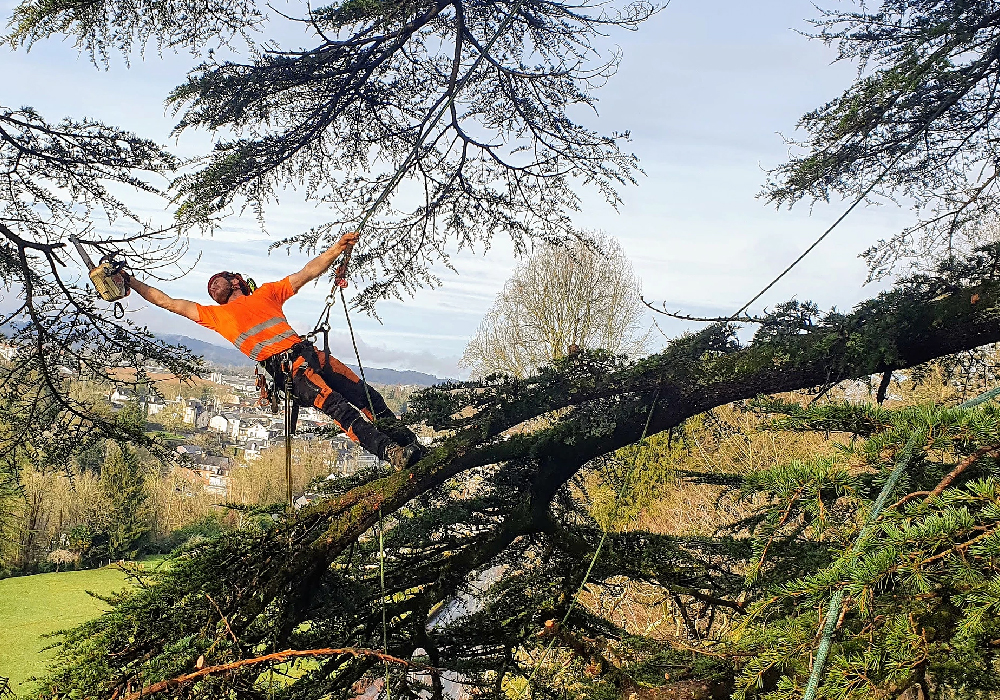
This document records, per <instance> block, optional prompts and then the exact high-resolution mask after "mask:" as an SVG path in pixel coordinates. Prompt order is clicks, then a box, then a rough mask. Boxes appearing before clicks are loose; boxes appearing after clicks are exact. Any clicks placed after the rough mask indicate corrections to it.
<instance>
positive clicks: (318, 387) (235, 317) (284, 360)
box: [128, 233, 421, 469]
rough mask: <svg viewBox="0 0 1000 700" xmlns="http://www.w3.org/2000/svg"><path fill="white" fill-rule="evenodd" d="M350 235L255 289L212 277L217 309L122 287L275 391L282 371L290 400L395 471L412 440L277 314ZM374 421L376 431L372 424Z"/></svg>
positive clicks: (343, 369) (353, 378) (352, 240)
mask: <svg viewBox="0 0 1000 700" xmlns="http://www.w3.org/2000/svg"><path fill="white" fill-rule="evenodd" d="M358 236H359V234H357V233H348V234H345V235H344V236H342V237H341V238H340V240H339V241H337V242H336V243H335V244H334V245H333V246H331V247H330V248H329V249H328V250H327V251H326V252H325V253H322V254H320V255H319V256H317V257H316V258H314V259H312V260H310V261H309V262H308V263H306V266H305V267H303V268H302V269H301V270H299V271H298V272H296V273H295V274H293V275H289V276H288V277H285V278H284V279H283V280H281V281H279V282H268V283H266V284H262V285H261V286H260V287H257V288H256V289H254V288H252V285H251V284H249V283H248V282H247V281H245V280H244V279H243V277H242V275H239V274H236V273H233V272H220V273H218V274H215V275H212V277H211V279H209V280H208V295H209V296H210V297H212V299H213V300H214V301H215V302H216V303H217V304H218V306H214V305H213V306H203V305H201V304H197V303H195V302H193V301H186V300H184V299H173V298H171V297H169V296H167V295H166V294H165V293H163V292H162V291H160V290H159V289H156V288H155V287H150V286H149V285H148V284H144V283H143V282H140V281H139V280H137V279H135V278H134V277H130V278H129V279H128V284H129V285H130V286H131V288H132V289H134V290H135V291H136V292H138V293H139V294H140V296H142V298H143V299H145V300H146V301H148V302H149V303H151V304H155V305H156V306H159V307H161V308H164V309H166V310H168V311H173V312H174V313H175V314H180V315H181V316H185V317H187V318H189V319H191V320H192V321H195V322H196V323H197V324H198V325H201V326H205V327H206V328H211V329H212V330H214V331H216V332H217V333H219V334H220V335H222V336H223V337H224V338H226V340H228V341H229V342H231V343H233V345H235V346H236V347H237V348H238V349H239V351H240V352H242V353H243V354H244V355H246V356H247V357H249V358H251V359H252V360H256V361H258V362H260V363H262V365H263V366H264V368H265V369H266V370H267V372H268V374H270V375H271V376H272V377H273V378H274V381H275V386H279V387H280V386H284V380H285V372H286V371H288V370H289V369H290V372H291V378H292V394H293V395H294V398H295V400H296V401H297V403H299V405H302V406H314V407H316V408H318V409H320V410H321V411H323V413H325V414H327V415H328V416H330V417H331V418H333V420H334V421H335V422H336V423H337V425H338V426H340V428H341V429H342V430H343V431H344V432H346V433H347V435H348V436H349V437H350V438H351V439H352V440H354V441H355V442H357V443H359V444H360V445H361V446H362V447H364V448H365V449H366V450H368V451H369V452H371V453H372V454H374V455H376V456H377V457H379V458H381V459H384V460H385V461H387V462H389V463H390V464H391V465H392V466H393V467H395V468H396V469H403V468H405V467H408V466H410V465H411V464H413V463H414V462H416V461H417V460H418V459H419V458H420V455H421V449H420V446H419V445H418V444H417V442H416V436H414V434H413V433H412V432H411V431H410V430H409V429H407V428H406V427H405V426H404V425H402V424H401V423H400V422H399V421H398V419H397V418H396V416H395V414H394V413H393V412H392V411H391V410H390V409H389V407H388V406H386V404H385V399H383V398H382V396H381V394H379V393H378V392H377V391H375V389H373V388H371V387H370V386H369V387H367V396H366V386H365V384H364V383H362V382H361V380H360V379H359V378H358V376H357V375H356V374H355V373H354V372H352V371H351V370H350V368H348V367H347V366H346V365H344V364H343V363H342V362H340V361H339V360H337V359H336V358H334V357H331V356H330V355H328V354H327V353H324V352H322V351H320V350H317V349H316V347H315V346H314V345H313V344H312V343H311V342H310V341H308V340H304V339H303V338H301V337H300V336H299V335H298V334H296V332H295V331H294V330H293V329H292V327H291V326H290V325H289V324H288V321H287V319H286V318H285V314H284V312H283V311H282V305H283V304H284V303H285V302H286V301H288V299H289V298H290V297H291V296H292V295H293V294H295V293H296V292H298V291H299V290H300V289H302V287H303V286H304V285H305V284H306V283H308V282H311V281H313V280H314V279H316V278H317V277H319V276H320V275H322V274H323V273H324V272H326V271H327V270H328V269H329V268H330V266H331V265H333V262H334V261H335V260H336V259H337V258H338V257H339V256H340V255H341V254H342V253H344V252H345V251H346V252H349V251H350V250H351V249H352V248H353V247H354V245H355V244H356V243H357V242H358ZM369 399H370V404H371V407H372V409H374V410H375V412H376V415H372V411H371V410H370V409H368V408H359V407H363V406H366V405H369ZM362 414H363V415H362ZM366 419H367V420H366ZM376 420H377V421H378V424H379V429H376V426H375V425H374V424H373V422H374V421H376ZM370 421H371V422H370ZM387 433H388V434H387ZM390 435H391V437H390Z"/></svg>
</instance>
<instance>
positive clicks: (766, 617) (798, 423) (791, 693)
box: [734, 403, 1000, 700]
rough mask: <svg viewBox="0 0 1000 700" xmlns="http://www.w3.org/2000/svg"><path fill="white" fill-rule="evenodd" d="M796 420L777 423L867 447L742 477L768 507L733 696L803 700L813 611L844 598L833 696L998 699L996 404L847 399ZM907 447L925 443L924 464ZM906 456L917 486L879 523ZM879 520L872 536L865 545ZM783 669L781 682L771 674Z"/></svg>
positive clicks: (909, 479) (903, 490) (831, 674)
mask: <svg viewBox="0 0 1000 700" xmlns="http://www.w3.org/2000/svg"><path fill="white" fill-rule="evenodd" d="M778 408H780V406H779V405H778V404H771V406H770V409H771V410H777V409H778ZM788 413H790V414H791V415H790V417H789V418H787V419H784V420H779V421H777V422H776V425H777V426H783V427H789V428H793V429H795V430H809V429H812V430H819V431H829V430H843V431H850V432H853V433H854V435H855V437H856V438H857V440H856V441H855V442H854V444H853V445H851V446H849V447H846V448H845V449H844V450H842V452H841V453H840V454H838V455H837V456H836V458H835V459H833V460H830V459H825V458H824V459H818V460H816V461H814V462H812V463H801V462H799V463H791V464H786V465H781V466H779V467H776V468H774V469H771V470H767V471H765V472H761V473H757V474H751V475H748V476H747V478H746V479H745V481H744V486H743V490H744V492H745V493H746V494H747V496H749V497H753V498H755V499H758V500H760V499H762V500H763V502H764V503H765V504H766V505H765V506H764V507H763V510H762V514H763V516H764V517H763V519H762V520H760V524H759V525H757V526H756V528H755V530H754V539H755V542H756V545H755V559H756V560H757V561H756V562H755V565H754V567H753V568H752V569H751V570H750V573H751V576H750V579H749V583H750V584H752V586H753V587H754V588H755V589H757V590H758V591H759V593H758V594H757V595H756V597H757V602H755V603H754V605H753V606H751V608H750V609H749V612H748V615H747V616H746V618H744V620H743V621H742V622H741V626H740V634H739V636H738V637H737V641H736V642H735V643H734V651H737V653H738V654H740V655H741V656H742V655H746V658H747V659H748V661H746V662H745V663H743V664H742V665H741V667H740V669H739V670H740V674H739V676H738V678H737V688H738V690H739V692H738V693H737V696H736V697H744V696H745V695H747V694H751V695H756V694H758V693H763V696H764V697H768V698H773V699H778V698H782V699H784V698H789V699H790V698H795V697H801V693H802V691H803V689H804V684H805V680H806V677H807V676H808V673H809V670H810V659H811V655H812V653H813V651H814V647H815V638H816V629H817V626H818V624H819V622H820V620H819V617H818V616H817V610H818V609H819V608H823V606H825V604H826V602H827V601H828V600H829V598H830V597H831V595H832V594H833V593H834V592H835V591H842V592H843V593H844V594H846V599H845V603H844V606H843V609H842V611H841V620H840V623H839V625H838V631H837V634H836V639H835V644H834V647H833V650H832V652H831V657H830V660H829V661H828V666H829V668H828V671H827V674H826V680H825V685H824V686H823V688H824V691H823V692H824V693H825V697H831V698H844V699H845V700H846V699H855V698H856V699H860V698H869V697H872V696H875V695H879V694H883V693H886V694H891V693H896V694H898V693H901V692H902V691H903V690H905V689H907V688H908V687H910V686H912V685H914V684H920V685H923V686H924V687H927V686H928V685H934V686H936V687H938V688H946V689H949V690H947V691H939V692H955V693H958V694H960V695H961V694H968V693H973V692H977V691H995V690H997V689H998V686H997V683H996V680H995V676H994V674H993V668H994V664H995V663H996V652H995V650H994V647H993V644H992V640H994V639H996V638H997V637H998V636H1000V621H998V620H1000V617H998V615H997V614H996V613H997V612H1000V597H998V596H1000V586H998V581H1000V578H998V576H1000V571H997V570H996V562H997V558H996V556H997V554H998V553H1000V508H998V507H997V503H1000V482H998V481H997V472H998V469H1000V461H998V455H1000V407H998V406H997V404H995V403H987V404H983V405H981V406H978V407H975V408H970V409H962V408H959V409H953V408H948V407H942V406H934V405H923V406H914V407H907V408H898V409H877V408H874V407H871V406H868V405H857V404H850V403H837V404H832V405H829V406H820V407H810V408H807V409H795V410H789V411H788ZM914 436H915V437H916V442H911V441H913V440H914ZM908 442H910V443H911V444H916V446H917V447H916V449H915V450H913V452H912V454H911V453H910V452H909V451H907V450H906V449H904V443H908ZM899 459H903V460H905V461H904V465H905V472H904V474H905V476H904V478H903V480H902V481H901V482H900V486H899V487H898V488H897V489H896V491H895V492H893V493H891V494H889V500H888V503H889V504H890V505H889V507H888V508H887V509H886V510H885V511H883V512H882V513H881V514H878V513H875V514H872V513H871V508H872V505H873V502H874V499H875V495H876V494H877V493H878V492H879V491H880V490H881V488H882V486H883V483H884V481H885V477H886V475H887V472H888V470H889V469H891V468H892V467H893V465H894V464H895V463H896V462H897V460H899ZM870 517H876V518H877V520H876V522H875V529H874V532H873V533H872V534H871V535H868V536H863V535H862V524H863V523H864V522H865V520H866V519H867V518H870ZM859 537H860V539H859ZM775 672H776V673H777V674H778V675H780V676H781V680H780V681H779V680H776V679H775V678H774V677H771V676H769V674H773V673H775ZM765 678H767V681H766V682H765Z"/></svg>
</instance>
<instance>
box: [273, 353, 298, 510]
mask: <svg viewBox="0 0 1000 700" xmlns="http://www.w3.org/2000/svg"><path fill="white" fill-rule="evenodd" d="M280 367H281V368H282V374H283V375H284V379H285V391H284V394H285V495H286V497H287V499H288V512H289V513H291V512H292V511H293V510H294V509H295V502H294V501H293V500H292V422H293V421H292V406H291V396H292V363H291V362H290V361H289V360H288V359H287V358H286V359H283V360H282V361H281V365H280ZM275 390H277V387H275Z"/></svg>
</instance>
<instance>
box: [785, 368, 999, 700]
mask: <svg viewBox="0 0 1000 700" xmlns="http://www.w3.org/2000/svg"><path fill="white" fill-rule="evenodd" d="M998 395H1000V387H997V388H995V389H991V390H989V391H987V392H984V393H982V394H980V395H979V396H977V397H975V398H974V399H969V400H968V401H966V402H964V403H961V404H959V405H958V406H957V407H956V408H958V409H967V408H973V407H975V406H978V405H980V404H982V403H985V402H987V401H989V400H991V399H993V398H995V397H997V396H998ZM924 437H925V436H924V434H923V433H922V432H920V431H919V430H918V431H915V432H914V433H913V434H912V435H910V438H909V440H907V441H906V445H905V446H904V447H903V451H902V452H901V453H900V455H899V458H898V459H897V460H896V464H895V465H894V466H893V469H892V473H891V474H889V478H888V479H886V482H885V484H884V485H883V486H882V490H881V491H879V494H878V498H876V499H875V504H874V505H873V506H872V509H871V511H870V512H869V513H868V517H867V518H866V520H865V524H864V525H863V526H862V527H861V532H860V533H858V538H857V540H855V542H854V545H853V546H852V547H851V549H850V550H849V552H848V555H847V556H848V557H851V558H853V557H855V556H857V555H858V554H860V552H861V549H862V548H863V547H864V545H865V540H867V539H868V536H869V535H871V533H872V530H873V529H875V523H876V521H878V519H879V518H880V517H881V516H882V510H883V509H884V508H885V503H886V501H887V500H888V499H889V495H890V494H891V493H892V492H893V490H894V489H895V488H896V484H898V483H899V480H900V479H901V478H902V476H903V472H905V471H906V467H907V466H909V464H910V461H911V460H912V459H913V453H914V452H915V451H916V449H917V444H918V443H919V442H920V440H921V439H922V438H924ZM843 604H844V590H843V589H842V588H841V589H838V590H837V591H835V592H834V594H833V595H832V596H830V605H829V607H828V608H827V611H826V619H825V620H824V621H823V633H822V636H821V637H820V640H819V644H818V645H817V646H816V656H815V658H814V660H813V667H812V673H810V674H809V682H808V684H807V685H806V690H805V693H803V694H802V700H815V699H816V693H817V692H818V691H819V684H820V681H821V680H822V678H823V671H824V668H825V667H826V657H827V655H829V653H830V647H831V646H832V644H833V633H834V632H835V631H836V630H837V621H838V620H839V619H840V613H841V607H842V606H843Z"/></svg>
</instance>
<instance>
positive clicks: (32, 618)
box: [0, 567, 126, 694]
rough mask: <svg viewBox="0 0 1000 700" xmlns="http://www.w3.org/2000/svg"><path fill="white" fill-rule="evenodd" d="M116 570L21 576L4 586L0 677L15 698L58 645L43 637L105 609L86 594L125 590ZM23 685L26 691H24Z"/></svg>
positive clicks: (0, 598)
mask: <svg viewBox="0 0 1000 700" xmlns="http://www.w3.org/2000/svg"><path fill="white" fill-rule="evenodd" d="M125 585H126V583H125V575H124V574H123V573H122V572H121V571H119V570H118V569H116V568H113V567H107V568H104V569H91V570H88V571H65V572H62V573H58V574H38V575H36V576H19V577H15V578H9V579H4V580H3V581H0V676H6V677H8V678H10V681H11V683H10V686H11V689H12V690H13V691H14V692H15V693H16V694H26V693H27V691H28V690H29V689H30V685H31V684H30V683H27V684H25V681H27V679H28V678H30V677H31V676H37V675H40V674H41V673H42V672H43V671H44V670H45V663H46V661H47V660H48V659H50V658H52V656H53V653H54V652H53V650H49V651H45V652H42V651H41V650H42V648H43V647H46V646H48V645H50V644H51V643H52V642H53V641H54V640H53V639H51V638H46V637H43V636H42V635H44V634H46V633H49V632H55V631H56V630H61V629H66V628H68V627H73V626H74V625H77V624H79V623H81V622H84V621H86V620H89V619H90V618H92V617H96V616H97V615H98V614H99V613H101V612H102V611H104V610H106V609H107V606H105V604H104V603H102V602H101V601H99V600H97V599H96V598H93V597H91V596H89V595H87V591H93V592H94V593H98V594H102V595H106V594H108V593H111V592H113V591H118V590H121V589H122V588H124V587H125ZM22 684H24V685H22Z"/></svg>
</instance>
